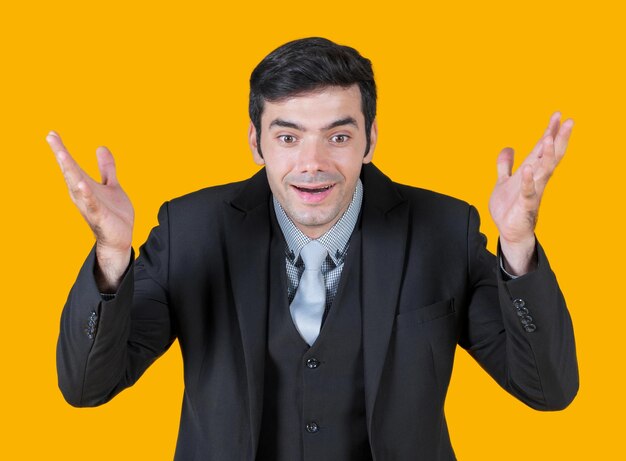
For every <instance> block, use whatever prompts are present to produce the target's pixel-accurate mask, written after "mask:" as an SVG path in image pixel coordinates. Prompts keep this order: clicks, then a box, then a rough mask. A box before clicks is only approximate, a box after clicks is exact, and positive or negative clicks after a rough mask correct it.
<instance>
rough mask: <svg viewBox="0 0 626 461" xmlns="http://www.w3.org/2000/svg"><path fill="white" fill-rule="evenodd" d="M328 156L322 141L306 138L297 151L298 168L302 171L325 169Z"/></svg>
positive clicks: (313, 171) (312, 171) (310, 171)
mask: <svg viewBox="0 0 626 461" xmlns="http://www.w3.org/2000/svg"><path fill="white" fill-rule="evenodd" d="M327 161H328V156H327V152H326V148H325V146H324V143H323V142H322V141H321V140H319V139H315V138H312V139H307V140H305V142H303V143H302V147H301V149H300V152H299V153H298V169H299V170H300V171H301V172H302V173H315V172H317V171H325V170H326V167H327Z"/></svg>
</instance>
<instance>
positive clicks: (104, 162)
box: [96, 146, 117, 185]
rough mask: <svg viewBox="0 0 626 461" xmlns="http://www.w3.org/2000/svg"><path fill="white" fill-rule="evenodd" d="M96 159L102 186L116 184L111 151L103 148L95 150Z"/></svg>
mask: <svg viewBox="0 0 626 461" xmlns="http://www.w3.org/2000/svg"><path fill="white" fill-rule="evenodd" d="M96 157H97V158H98V169H99V170H100V177H101V178H102V184H105V185H106V184H117V175H116V173H115V160H114V159H113V155H112V154H111V151H110V150H109V149H107V148H106V147H104V146H101V147H98V149H96Z"/></svg>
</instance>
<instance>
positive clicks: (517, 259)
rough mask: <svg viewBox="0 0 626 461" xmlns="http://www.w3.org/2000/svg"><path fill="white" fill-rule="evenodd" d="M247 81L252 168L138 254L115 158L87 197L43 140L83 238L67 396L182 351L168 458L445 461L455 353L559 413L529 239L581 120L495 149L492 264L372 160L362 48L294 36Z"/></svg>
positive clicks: (472, 230) (183, 204)
mask: <svg viewBox="0 0 626 461" xmlns="http://www.w3.org/2000/svg"><path fill="white" fill-rule="evenodd" d="M250 84H251V92H250V117H251V125H250V131H249V140H250V147H251V149H252V153H253V157H254V160H255V162H257V163H258V164H259V165H263V166H264V168H263V169H262V170H260V171H259V172H258V173H257V174H256V175H254V176H253V177H252V178H250V179H248V180H247V181H243V182H240V183H236V184H229V185H225V186H219V187H213V188H208V189H205V190H202V191H199V192H195V193H192V194H189V195H186V196H184V197H180V198H177V199H174V200H172V201H170V202H168V203H166V204H164V205H163V207H162V208H161V210H160V212H159V226H158V227H156V228H155V229H153V231H152V232H151V234H150V236H149V238H148V240H147V242H146V243H145V244H144V246H143V247H142V249H141V252H140V256H139V257H138V258H137V259H136V260H135V259H134V255H133V251H132V249H131V235H132V226H133V208H132V205H131V203H130V201H129V199H128V197H127V196H126V195H125V194H124V192H123V191H122V189H121V188H120V186H119V184H118V182H117V180H116V177H115V166H114V163H113V158H112V156H111V154H110V153H109V152H108V151H107V150H106V149H104V148H100V149H99V150H98V152H97V155H98V161H99V166H100V171H101V174H102V183H101V184H99V183H96V182H95V181H94V180H92V179H91V178H89V177H88V176H87V175H86V174H85V173H84V172H83V171H82V170H81V169H80V167H79V166H78V165H77V164H76V163H75V162H74V161H73V159H72V158H71V156H70V155H69V153H68V152H67V151H66V150H65V148H64V147H63V144H62V142H61V140H60V138H59V136H58V135H57V134H55V133H52V134H51V135H50V136H49V137H48V141H49V143H50V145H51V147H52V149H53V150H54V152H55V153H56V156H57V159H58V160H59V163H60V165H61V168H62V170H63V172H64V175H65V178H66V181H67V184H68V187H69V190H70V194H71V196H72V198H73V200H74V202H75V203H76V205H77V207H78V208H79V210H80V211H81V213H82V214H83V216H84V217H85V219H86V220H87V222H88V223H89V225H90V226H91V228H92V229H93V231H94V233H95V235H96V245H95V247H94V249H93V251H92V252H91V254H90V255H89V257H88V258H87V261H86V262H85V264H84V266H83V268H82V269H81V271H80V273H79V276H78V279H77V281H76V283H75V285H74V287H73V288H72V291H71V293H70V296H69V299H68V302H67V304H66V306H65V309H64V312H63V317H62V321H61V333H60V337H59V344H58V373H59V383H60V387H61V390H62V392H63V395H64V396H65V398H66V399H67V400H68V402H70V403H71V404H72V405H76V406H93V405H99V404H102V403H104V402H106V401H108V400H109V399H111V398H112V397H113V396H114V395H116V394H117V393H118V392H120V391H121V390H123V389H124V388H126V387H128V386H130V385H132V384H133V383H134V382H135V381H136V380H137V379H138V378H139V377H140V376H141V374H142V373H143V372H144V371H145V369H146V368H147V367H148V366H149V365H150V364H151V363H152V362H153V361H154V360H155V359H156V358H157V357H159V356H160V355H161V354H162V353H163V352H165V351H166V350H167V348H168V347H169V346H170V345H171V343H172V342H173V341H174V339H176V338H177V339H178V340H179V342H180V345H181V350H182V354H183V360H184V367H185V394H184V404H183V410H182V416H181V425H180V433H179V438H178V444H177V449H176V459H180V460H195V459H215V460H240V459H246V460H251V461H252V460H255V459H257V460H289V461H292V460H321V459H328V460H355V461H356V460H359V461H362V460H367V459H376V460H388V459H420V460H451V459H455V458H454V452H453V450H452V447H451V445H450V440H449V437H448V431H447V427H446V421H445V417H444V413H443V407H444V400H445V395H446V390H447V387H448V383H449V379H450V374H451V371H452V362H453V356H454V352H455V349H456V345H457V344H460V345H461V346H462V347H463V348H465V349H467V350H468V351H469V353H470V354H471V355H472V356H473V357H474V358H475V359H476V360H477V361H478V362H479V363H480V364H481V365H482V366H483V367H484V368H485V369H486V370H487V371H488V372H489V373H490V374H491V375H492V376H493V378H494V379H495V380H496V381H497V382H498V383H499V384H500V385H501V386H503V387H504V388H505V389H506V390H507V391H509V392H510V393H511V394H513V395H514V396H516V397H517V398H519V399H520V400H522V401H523V402H525V403H526V404H528V405H530V406H531V407H533V408H537V409H543V410H556V409H561V408H564V407H565V406H567V405H568V404H569V402H570V401H571V400H572V399H573V398H574V395H575V394H576V391H577V388H578V374H577V365H576V356H575V347H574V337H573V331H572V326H571V321H570V317H569V314H568V312H567V309H566V307H565V302H564V300H563V297H562V295H561V293H560V290H559V288H558V285H557V282H556V279H555V277H554V274H553V273H552V272H551V270H550V267H549V265H548V261H547V260H546V257H545V254H544V252H543V249H542V248H541V246H540V245H539V244H538V243H537V242H536V240H535V235H534V226H535V217H536V215H537V211H538V208H539V203H540V200H541V196H542V192H543V190H544V188H545V185H546V183H547V181H548V179H549V177H550V175H551V173H552V172H553V170H554V168H555V167H556V165H557V164H558V162H559V160H560V159H561V158H562V157H563V155H564V154H565V149H566V146H567V141H568V139H569V135H570V133H571V129H572V125H573V124H572V122H571V121H566V122H564V123H563V124H561V123H560V117H559V115H558V114H555V116H553V117H552V119H551V120H550V124H549V126H548V128H547V130H546V133H545V136H544V137H543V138H542V139H541V140H540V141H539V143H538V144H537V146H536V148H535V149H534V150H533V152H531V154H530V155H529V156H528V158H527V159H526V160H525V162H524V164H523V165H522V166H521V167H520V169H518V170H517V171H516V172H515V174H511V168H512V164H513V154H512V152H511V151H510V150H508V149H505V150H503V151H502V153H501V154H500V156H499V158H498V173H499V180H498V183H497V185H496V188H495V190H494V192H493V195H492V198H491V203H490V209H491V212H492V216H493V219H494V221H495V223H496V225H497V227H498V229H499V232H500V242H499V248H500V250H501V254H500V256H499V257H498V258H496V257H495V256H494V255H492V254H490V253H489V252H487V250H486V249H485V238H484V236H483V235H482V234H480V233H479V218H478V214H477V212H476V210H475V209H474V208H473V207H471V206H470V205H468V204H467V203H464V202H461V201H459V200H456V199H452V198H450V197H445V196H442V195H439V194H435V193H433V192H429V191H425V190H421V189H416V188H411V187H408V186H402V185H399V184H395V183H393V182H391V181H390V180H389V179H388V178H387V177H386V176H384V175H383V174H382V173H381V172H380V171H379V170H378V169H376V167H374V166H373V165H372V164H371V163H370V162H371V159H372V155H373V152H374V148H375V146H376V138H377V129H376V121H375V114H376V87H375V83H374V77H373V73H372V69H371V64H370V62H369V61H368V60H367V59H365V58H363V57H362V56H360V55H359V53H358V52H357V51H356V50H354V49H352V48H349V47H344V46H339V45H336V44H334V43H332V42H330V41H328V40H325V39H320V38H310V39H303V40H297V41H294V42H290V43H287V44H285V45H283V46H282V47H280V48H278V49H277V50H275V51H273V52H272V53H271V54H270V55H268V56H267V57H266V58H265V59H264V60H263V61H262V62H261V63H260V64H259V65H258V66H257V68H256V69H255V70H254V72H253V73H252V77H251V81H250Z"/></svg>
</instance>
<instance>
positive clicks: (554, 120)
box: [543, 111, 561, 138]
mask: <svg viewBox="0 0 626 461" xmlns="http://www.w3.org/2000/svg"><path fill="white" fill-rule="evenodd" d="M560 122H561V113H560V112H559V111H556V112H555V113H553V114H552V115H551V116H550V121H549V122H548V128H546V131H545V132H544V133H543V136H544V137H546V136H552V137H553V138H554V137H555V136H556V133H557V132H558V131H559V125H560Z"/></svg>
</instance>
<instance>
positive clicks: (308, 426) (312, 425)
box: [306, 421, 320, 434]
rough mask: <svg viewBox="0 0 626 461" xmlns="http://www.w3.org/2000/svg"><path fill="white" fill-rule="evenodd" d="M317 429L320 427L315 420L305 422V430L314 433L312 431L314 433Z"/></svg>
mask: <svg viewBox="0 0 626 461" xmlns="http://www.w3.org/2000/svg"><path fill="white" fill-rule="evenodd" d="M319 430H320V427H319V426H318V425H317V423H316V422H315V421H311V422H310V423H307V424H306V431H307V432H308V433H309V434H314V433H316V432H317V431H319Z"/></svg>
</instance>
